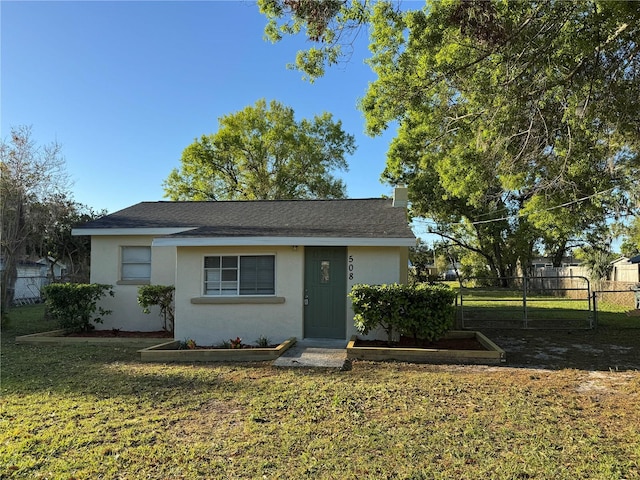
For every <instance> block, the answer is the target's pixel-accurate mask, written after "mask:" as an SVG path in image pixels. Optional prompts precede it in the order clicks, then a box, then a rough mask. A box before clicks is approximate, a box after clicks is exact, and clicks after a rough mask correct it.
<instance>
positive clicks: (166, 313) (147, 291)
mask: <svg viewBox="0 0 640 480" xmlns="http://www.w3.org/2000/svg"><path fill="white" fill-rule="evenodd" d="M174 291H175V287H174V286H173V285H142V286H141V287H138V304H139V305H140V306H141V307H142V311H143V312H144V313H149V312H150V310H149V307H151V306H153V305H157V306H158V307H160V315H162V318H163V320H164V325H163V327H162V328H164V329H165V330H167V331H169V332H171V333H173V323H174V320H175V313H174V308H173V292H174Z"/></svg>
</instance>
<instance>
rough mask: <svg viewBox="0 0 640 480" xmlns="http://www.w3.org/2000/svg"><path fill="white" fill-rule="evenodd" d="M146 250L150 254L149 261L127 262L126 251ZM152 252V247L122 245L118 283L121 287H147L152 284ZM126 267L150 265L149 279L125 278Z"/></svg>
mask: <svg viewBox="0 0 640 480" xmlns="http://www.w3.org/2000/svg"><path fill="white" fill-rule="evenodd" d="M134 248H135V249H146V251H148V253H149V260H148V261H139V260H133V261H130V260H125V256H126V255H125V251H126V250H127V249H134ZM151 260H152V252H151V245H120V262H119V272H118V277H119V279H118V282H117V284H119V285H145V284H150V283H151V267H152V261H151ZM125 265H142V266H144V265H148V270H149V276H148V277H146V276H145V277H132V276H130V275H129V276H127V277H125Z"/></svg>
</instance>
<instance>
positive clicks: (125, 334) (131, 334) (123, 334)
mask: <svg viewBox="0 0 640 480" xmlns="http://www.w3.org/2000/svg"><path fill="white" fill-rule="evenodd" d="M66 336H67V337H88V338H114V337H120V338H173V334H172V333H171V332H167V331H166V330H159V331H156V332H136V331H129V330H117V329H113V330H91V331H90V332H80V333H69V334H67V335H66Z"/></svg>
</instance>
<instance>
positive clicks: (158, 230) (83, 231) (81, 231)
mask: <svg viewBox="0 0 640 480" xmlns="http://www.w3.org/2000/svg"><path fill="white" fill-rule="evenodd" d="M195 228H197V227H146V228H145V227H141V228H74V229H72V230H71V235H73V236H81V235H110V236H116V235H154V236H158V235H173V234H175V233H182V232H188V231H189V230H194V229H195Z"/></svg>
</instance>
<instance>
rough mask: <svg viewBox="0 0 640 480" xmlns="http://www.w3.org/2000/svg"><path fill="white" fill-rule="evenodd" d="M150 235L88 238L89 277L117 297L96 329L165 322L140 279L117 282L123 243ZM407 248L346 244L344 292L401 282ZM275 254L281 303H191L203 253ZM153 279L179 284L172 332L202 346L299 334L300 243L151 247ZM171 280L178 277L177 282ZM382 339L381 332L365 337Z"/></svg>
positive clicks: (147, 241)
mask: <svg viewBox="0 0 640 480" xmlns="http://www.w3.org/2000/svg"><path fill="white" fill-rule="evenodd" d="M152 240H153V237H152V236H93V237H92V240H91V281H92V282H95V283H106V284H110V285H113V289H114V292H115V297H113V298H111V297H106V298H105V299H104V300H103V302H102V306H103V307H104V308H107V309H110V310H112V311H113V313H112V314H111V315H109V316H106V317H105V318H104V323H102V324H99V325H97V328H99V329H112V328H119V329H122V330H140V331H153V330H159V329H161V328H162V319H161V318H160V315H159V314H158V312H157V310H152V312H151V314H149V315H145V314H144V313H142V310H141V308H140V306H139V305H138V303H137V294H138V287H139V285H123V284H118V283H119V279H120V248H121V247H122V246H139V245H151V242H152ZM407 252H408V250H407V248H405V247H349V248H348V249H347V291H346V292H345V295H347V294H348V293H349V291H351V287H352V286H353V285H354V284H356V283H369V284H384V283H387V284H389V283H403V282H406V280H407V255H408V253H407ZM225 254H229V255H234V254H243V255H252V254H273V255H275V256H276V295H275V296H276V297H283V298H284V302H283V303H264V304H263V303H257V304H254V303H236V304H207V303H194V301H192V299H196V300H195V302H198V301H199V300H198V299H200V301H201V299H202V298H203V296H202V290H203V282H204V280H203V276H204V270H203V258H204V257H205V256H207V255H225ZM151 259H152V266H151V283H152V284H158V285H174V284H175V285H177V288H176V299H175V310H176V312H175V313H176V324H175V338H176V339H179V340H186V339H189V338H192V339H194V340H196V342H197V343H198V344H200V345H210V344H219V343H221V342H222V341H225V340H226V341H228V340H229V339H231V338H236V337H241V338H242V339H243V340H244V341H245V342H246V343H253V342H254V341H255V340H256V339H258V337H260V336H266V337H267V338H269V340H271V341H272V342H280V341H282V340H285V339H287V338H289V337H292V336H295V337H297V338H302V337H303V328H304V307H303V296H304V295H303V290H304V247H302V246H301V247H298V248H295V249H294V248H293V247H292V246H274V247H177V248H176V247H152V249H151ZM174 281H175V283H174ZM345 315H346V322H347V325H346V327H347V328H346V330H347V338H349V337H350V336H351V335H353V334H356V333H357V332H356V330H355V327H354V326H353V311H352V309H351V301H350V300H349V299H347V302H346V313H345ZM375 336H378V337H380V336H381V334H379V333H378V332H375V333H371V334H369V337H375Z"/></svg>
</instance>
